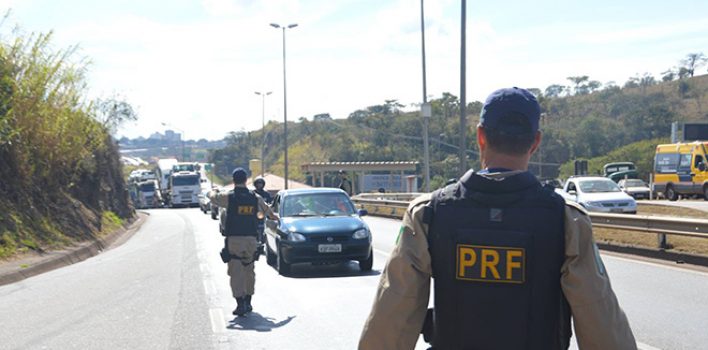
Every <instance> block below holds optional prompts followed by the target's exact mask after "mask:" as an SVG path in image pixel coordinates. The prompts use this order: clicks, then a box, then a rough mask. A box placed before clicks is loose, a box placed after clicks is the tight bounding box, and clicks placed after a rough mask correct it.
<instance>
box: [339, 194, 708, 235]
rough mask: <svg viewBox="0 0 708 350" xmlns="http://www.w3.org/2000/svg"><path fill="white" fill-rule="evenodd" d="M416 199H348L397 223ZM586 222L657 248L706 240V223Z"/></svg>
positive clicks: (620, 217)
mask: <svg viewBox="0 0 708 350" xmlns="http://www.w3.org/2000/svg"><path fill="white" fill-rule="evenodd" d="M419 195H420V193H382V194H361V195H357V196H355V197H352V201H354V203H355V204H357V205H358V206H359V207H361V208H362V209H366V210H367V211H368V212H369V214H371V215H375V216H383V217H388V218H394V219H401V218H403V214H405V212H406V208H408V204H409V202H410V201H411V200H412V199H413V198H415V197H417V196H419ZM590 219H591V220H592V225H593V226H595V227H603V228H614V229H621V230H630V231H636V232H644V233H649V234H656V235H657V242H658V247H659V248H666V247H667V245H666V243H667V242H666V238H665V237H666V236H665V235H676V236H686V237H695V238H708V220H704V219H693V218H674V217H662V216H647V215H635V214H606V213H595V212H591V213H590Z"/></svg>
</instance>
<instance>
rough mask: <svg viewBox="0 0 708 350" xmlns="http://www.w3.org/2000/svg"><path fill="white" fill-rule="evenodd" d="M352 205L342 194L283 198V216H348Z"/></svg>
mask: <svg viewBox="0 0 708 350" xmlns="http://www.w3.org/2000/svg"><path fill="white" fill-rule="evenodd" d="M354 213H355V210H354V205H353V204H352V202H351V201H350V200H349V198H348V197H347V195H345V194H344V193H307V194H297V195H290V196H286V197H285V198H283V216H349V215H353V214H354Z"/></svg>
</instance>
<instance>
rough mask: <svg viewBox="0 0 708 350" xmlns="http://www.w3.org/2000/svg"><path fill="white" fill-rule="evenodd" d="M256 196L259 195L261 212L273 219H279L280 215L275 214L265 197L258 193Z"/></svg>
mask: <svg viewBox="0 0 708 350" xmlns="http://www.w3.org/2000/svg"><path fill="white" fill-rule="evenodd" d="M256 197H258V208H259V210H260V212H261V213H263V215H265V216H267V217H268V218H269V219H271V220H278V216H277V215H275V213H274V212H273V210H272V209H271V208H270V206H269V205H268V204H267V203H266V202H265V201H264V200H263V197H261V196H259V195H258V194H256Z"/></svg>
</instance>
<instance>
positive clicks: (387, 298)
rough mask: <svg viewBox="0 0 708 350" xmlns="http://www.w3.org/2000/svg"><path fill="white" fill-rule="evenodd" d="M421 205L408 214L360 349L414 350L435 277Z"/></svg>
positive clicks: (363, 332)
mask: <svg viewBox="0 0 708 350" xmlns="http://www.w3.org/2000/svg"><path fill="white" fill-rule="evenodd" d="M422 204H423V202H422V201H420V200H416V201H414V202H413V203H411V206H410V207H409V209H408V211H406V214H405V216H404V218H403V225H402V226H401V231H400V233H399V237H398V242H397V244H396V247H395V248H394V249H393V252H392V253H391V256H390V257H389V260H388V263H387V264H386V268H385V269H384V271H383V273H382V274H381V280H380V281H379V287H378V291H377V293H376V296H375V298H374V305H373V307H372V310H371V313H370V315H369V318H368V320H367V321H366V324H365V325H364V329H363V331H362V335H361V339H360V340H359V349H413V348H414V347H415V344H416V342H417V340H418V337H419V334H420V330H421V328H422V326H423V320H424V319H425V313H426V310H427V308H428V300H429V298H430V277H431V275H432V270H431V266H430V254H429V253H428V242H427V239H426V234H427V225H425V226H424V225H423V223H422V214H423V211H422V208H423V207H424V205H422Z"/></svg>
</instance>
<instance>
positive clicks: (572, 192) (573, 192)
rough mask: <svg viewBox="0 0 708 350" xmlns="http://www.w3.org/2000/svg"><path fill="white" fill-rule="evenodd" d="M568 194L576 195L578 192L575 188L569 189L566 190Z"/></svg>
mask: <svg viewBox="0 0 708 350" xmlns="http://www.w3.org/2000/svg"><path fill="white" fill-rule="evenodd" d="M568 194H569V195H571V196H577V195H578V192H576V191H575V190H570V191H568Z"/></svg>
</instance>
